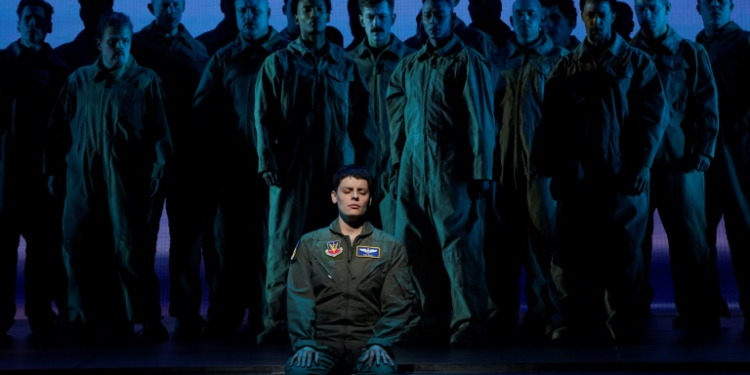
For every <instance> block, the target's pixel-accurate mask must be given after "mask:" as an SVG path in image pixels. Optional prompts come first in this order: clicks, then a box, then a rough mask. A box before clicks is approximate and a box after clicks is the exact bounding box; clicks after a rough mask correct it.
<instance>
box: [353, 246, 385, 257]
mask: <svg viewBox="0 0 750 375" xmlns="http://www.w3.org/2000/svg"><path fill="white" fill-rule="evenodd" d="M357 257H358V258H380V248H379V247H369V246H357Z"/></svg>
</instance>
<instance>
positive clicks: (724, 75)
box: [696, 22, 750, 331]
mask: <svg viewBox="0 0 750 375" xmlns="http://www.w3.org/2000/svg"><path fill="white" fill-rule="evenodd" d="M696 41H697V42H698V43H700V44H701V45H703V47H705V48H706V50H707V51H708V57H709V58H710V60H711V67H712V69H713V72H714V79H715V80H716V87H717V89H718V90H719V127H720V129H721V130H720V131H719V138H718V139H717V141H716V155H715V159H714V162H713V163H712V165H711V168H710V169H709V170H708V172H707V173H706V219H707V221H708V235H707V239H708V245H709V246H711V247H712V248H713V249H715V248H716V230H717V229H716V228H717V227H718V226H719V222H720V221H721V218H722V216H723V217H724V226H725V227H726V231H727V241H728V242H729V249H730V251H731V253H732V267H733V268H734V276H735V278H736V279H737V287H738V289H739V292H740V301H739V302H740V308H741V309H742V311H743V313H745V315H746V316H747V314H750V273H748V270H750V252H749V251H748V249H750V179H748V177H747V176H749V175H750V157H748V155H750V153H748V150H750V132H748V127H750V102H748V100H747V96H746V94H747V91H746V90H747V88H748V87H750V71H748V68H747V67H748V66H750V65H748V64H750V32H748V31H746V30H742V29H741V28H740V27H739V26H738V25H737V24H736V23H734V22H729V24H727V25H726V26H724V27H723V28H721V29H720V30H717V31H716V35H714V36H713V37H711V38H708V37H707V36H706V33H705V31H701V32H700V33H699V34H698V37H697V38H696ZM748 328H750V325H748V323H747V320H746V323H745V330H746V331H747V330H748Z"/></svg>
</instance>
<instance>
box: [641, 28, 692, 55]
mask: <svg viewBox="0 0 750 375" xmlns="http://www.w3.org/2000/svg"><path fill="white" fill-rule="evenodd" d="M681 42H682V37H681V36H680V34H678V33H677V31H675V30H674V29H673V28H672V27H671V26H667V34H666V38H664V40H662V42H661V43H660V44H659V46H658V48H659V49H660V50H661V51H654V52H656V53H668V54H669V55H676V54H677V52H679V50H680V43H681ZM630 43H631V44H632V45H633V46H634V47H638V48H640V49H648V48H649V47H650V44H649V42H648V38H647V37H646V36H645V35H644V34H643V31H642V30H641V31H638V33H637V34H636V35H635V37H633V40H632V41H631V42H630Z"/></svg>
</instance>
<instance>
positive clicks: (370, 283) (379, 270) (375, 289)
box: [357, 259, 388, 300]
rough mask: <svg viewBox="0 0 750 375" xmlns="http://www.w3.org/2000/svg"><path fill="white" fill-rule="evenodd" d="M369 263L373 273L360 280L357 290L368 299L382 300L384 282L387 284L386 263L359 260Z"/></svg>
mask: <svg viewBox="0 0 750 375" xmlns="http://www.w3.org/2000/svg"><path fill="white" fill-rule="evenodd" d="M358 260H359V261H364V262H367V263H368V266H369V267H368V268H366V269H370V270H371V271H370V272H369V273H368V274H367V275H365V276H364V277H362V278H361V279H360V280H359V284H358V285H357V289H359V290H360V291H361V292H362V293H363V294H364V295H365V296H366V297H368V298H372V299H374V300H379V299H380V291H381V289H382V288H383V282H385V275H386V272H387V271H388V269H387V267H386V263H385V262H383V261H380V262H377V261H376V260H374V259H368V260H364V259H358Z"/></svg>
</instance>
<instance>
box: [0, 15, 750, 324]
mask: <svg viewBox="0 0 750 375" xmlns="http://www.w3.org/2000/svg"><path fill="white" fill-rule="evenodd" d="M48 1H49V3H51V4H52V6H53V7H54V8H55V13H54V15H53V32H52V33H51V34H50V35H48V37H47V42H48V43H50V44H51V45H52V46H53V47H56V46H58V45H60V44H62V43H65V42H68V41H71V40H72V39H73V38H74V37H75V36H76V35H77V34H78V33H79V32H80V31H81V29H82V28H83V23H82V22H81V21H80V19H79V17H78V2H77V1H76V0H48ZM290 1H291V0H290ZM395 1H396V5H395V13H396V14H397V19H396V23H395V25H394V30H393V32H394V33H395V34H396V35H397V36H398V37H399V38H401V39H402V40H403V39H406V38H408V37H409V36H411V35H413V34H414V33H415V28H416V21H415V19H414V18H415V16H416V15H417V13H418V12H419V9H420V7H421V0H395ZM332 2H333V12H332V15H331V22H330V24H331V25H332V26H334V27H336V28H338V29H339V30H341V32H342V33H343V34H344V38H345V39H344V42H345V45H348V44H349V43H350V42H351V40H352V36H351V33H350V31H349V23H348V22H349V21H348V19H349V15H348V14H347V10H346V0H332ZM627 2H628V3H629V4H630V5H631V6H632V5H633V0H627ZM269 3H270V6H271V20H270V23H271V25H272V26H273V27H274V28H276V29H277V30H281V29H283V28H284V27H285V26H286V18H285V17H284V15H283V13H282V12H281V7H282V4H283V0H269ZM575 3H576V4H577V3H578V0H575ZM734 3H735V9H734V13H733V19H734V21H735V22H737V23H738V24H739V25H740V26H741V27H743V28H745V29H750V0H735V1H734ZM17 4H18V1H15V0H2V1H0V48H4V47H5V46H7V45H8V44H10V43H12V42H13V41H15V40H16V39H17V38H18V31H17V26H16V25H17V20H18V18H17V16H16V13H15V11H16V6H17ZM147 4H148V1H147V0H127V1H126V0H115V10H116V11H119V12H124V13H126V14H128V15H129V16H130V17H131V19H132V21H133V24H134V27H135V29H136V30H140V29H141V28H142V27H144V26H145V25H147V24H148V23H149V22H151V21H152V20H153V16H152V15H151V14H150V13H149V11H148V8H147ZM503 5H504V7H505V11H504V12H503V15H502V19H503V20H504V21H505V22H506V23H508V24H510V20H509V18H510V15H511V9H512V5H513V1H511V0H503ZM695 5H696V1H695V0H672V7H673V9H672V12H671V14H670V15H669V22H670V24H671V25H672V26H673V27H674V28H675V29H676V30H677V31H678V32H679V33H680V34H681V35H682V36H683V37H686V38H688V39H694V38H695V35H696V34H697V33H698V32H699V31H700V30H701V29H702V25H701V19H700V16H699V14H698V13H697V11H696V9H695ZM467 7H468V0H462V1H461V2H460V3H459V5H458V7H457V8H456V14H457V15H458V16H459V17H460V18H461V19H463V20H464V22H466V23H467V24H468V23H470V22H471V19H470V17H469V13H468V10H467ZM222 18H223V15H222V14H221V11H220V9H219V0H186V9H185V13H184V14H183V19H182V22H183V24H184V25H185V26H186V27H187V28H188V30H189V31H190V32H191V33H192V34H193V36H197V35H199V34H201V33H203V32H205V31H208V30H211V29H213V28H214V27H215V26H216V24H217V23H219V21H221V19H222ZM637 30H638V25H637V22H636V31H637ZM574 34H575V35H577V36H578V37H579V38H581V39H583V36H584V34H585V31H584V27H583V25H582V22H581V21H580V17H579V22H578V27H577V28H576V30H575V32H574ZM321 199H327V197H321ZM719 238H720V240H719V258H718V263H719V268H720V274H721V283H722V289H723V293H724V297H725V298H726V299H727V301H728V302H729V303H730V307H731V308H732V310H733V311H734V312H735V313H736V312H738V305H737V289H736V286H735V281H734V276H733V275H732V268H731V263H730V256H729V251H728V248H727V245H726V238H725V235H724V228H723V225H722V226H721V228H720V233H719ZM24 249H25V244H24V243H22V244H21V247H20V249H19V252H20V253H19V258H20V262H19V265H18V269H19V273H18V275H19V280H18V286H17V290H18V302H19V308H20V309H19V311H18V317H19V318H22V317H23V309H22V307H23V292H22V291H23V276H22V275H23V272H22V270H23V260H24V258H25V252H24ZM168 250H169V228H168V227H167V218H166V215H164V216H163V217H162V222H161V230H160V233H159V241H158V248H157V252H158V253H157V264H156V268H157V272H158V274H159V279H160V282H161V291H162V301H163V305H164V307H165V310H164V311H165V314H166V307H167V305H168V297H169V295H168V293H169V285H168V282H169V278H168V274H167V273H168V267H167V259H168ZM652 266H653V273H652V276H651V283H652V284H653V285H654V288H655V290H656V296H655V298H654V305H653V307H654V309H655V310H661V311H666V312H669V313H672V312H673V309H674V304H673V291H672V282H671V272H670V269H669V264H668V253H667V240H666V236H665V234H664V231H663V229H662V227H661V225H660V223H657V229H656V232H655V233H654V258H653V265H652ZM488 267H491V265H488ZM204 291H205V288H204ZM204 296H205V293H204ZM521 296H522V298H523V294H521ZM205 307H206V301H205V297H204V304H203V308H204V312H205Z"/></svg>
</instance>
